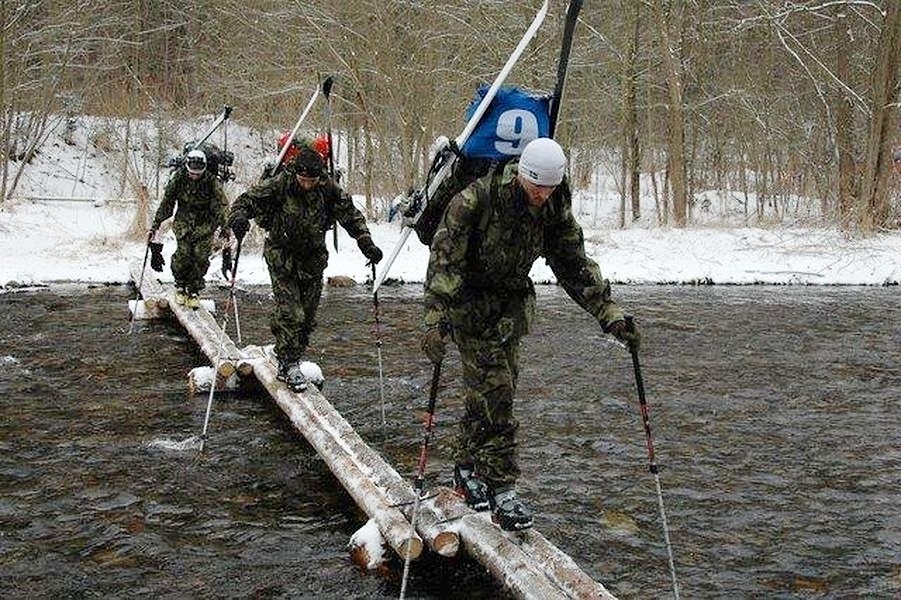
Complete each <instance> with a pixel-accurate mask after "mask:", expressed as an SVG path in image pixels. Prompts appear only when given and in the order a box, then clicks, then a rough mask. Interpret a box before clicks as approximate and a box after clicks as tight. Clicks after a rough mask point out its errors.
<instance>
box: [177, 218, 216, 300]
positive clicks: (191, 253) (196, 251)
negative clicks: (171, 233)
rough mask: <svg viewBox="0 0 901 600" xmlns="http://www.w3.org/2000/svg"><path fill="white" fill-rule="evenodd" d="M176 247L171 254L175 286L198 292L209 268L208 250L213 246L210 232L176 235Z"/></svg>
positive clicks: (189, 291) (194, 292)
mask: <svg viewBox="0 0 901 600" xmlns="http://www.w3.org/2000/svg"><path fill="white" fill-rule="evenodd" d="M176 240H177V241H178V247H177V248H176V249H175V254H173V255H172V277H173V278H174V279H175V286H176V287H179V288H184V289H185V290H187V291H188V293H192V294H197V293H200V290H202V289H203V288H204V287H206V283H205V282H204V280H203V279H204V277H206V272H207V271H208V270H209V268H210V252H211V250H212V248H213V234H212V232H209V233H206V234H205V235H198V234H197V232H190V233H188V234H185V233H183V232H182V233H179V234H178V235H176Z"/></svg>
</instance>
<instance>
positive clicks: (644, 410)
mask: <svg viewBox="0 0 901 600" xmlns="http://www.w3.org/2000/svg"><path fill="white" fill-rule="evenodd" d="M626 327H629V328H632V327H633V320H632V317H631V316H626ZM629 354H631V355H632V370H633V371H635V387H636V389H637V390H638V404H639V407H640V409H641V420H642V422H643V423H644V434H645V438H646V441H647V447H648V463H649V466H648V470H649V471H650V472H651V474H653V475H654V483H655V484H656V486H657V506H658V508H659V509H660V521H661V522H662V524H663V539H664V541H665V542H666V552H667V555H668V556H669V571H670V577H671V579H672V582H673V597H675V598H676V600H679V583H678V581H677V580H676V563H675V562H674V561H673V548H672V545H671V544H670V539H669V527H667V524H666V510H665V509H664V507H663V491H662V490H661V488H660V474H659V469H658V467H657V463H656V462H655V461H654V441H653V439H652V438H651V422H650V417H649V416H648V403H647V399H646V398H645V393H644V378H643V377H642V376H641V365H640V364H639V362H638V349H636V348H635V345H634V344H629Z"/></svg>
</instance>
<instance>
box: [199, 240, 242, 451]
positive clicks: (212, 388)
mask: <svg viewBox="0 0 901 600" xmlns="http://www.w3.org/2000/svg"><path fill="white" fill-rule="evenodd" d="M239 258H241V240H238V247H237V248H236V249H235V262H234V264H233V265H232V281H231V287H230V288H229V291H228V300H227V301H226V303H225V311H223V312H224V315H223V317H222V343H221V344H220V345H219V352H218V353H217V354H216V360H215V361H213V381H212V382H211V383H210V395H209V396H208V397H207V401H206V414H205V415H204V417H203V432H201V434H200V452H203V446H204V444H205V443H206V435H207V433H206V432H207V428H208V427H209V424H210V413H211V412H212V409H213V395H214V394H215V392H216V374H217V373H218V372H219V359H220V358H221V357H222V351H223V350H224V348H225V340H227V339H228V335H227V334H226V333H225V329H226V327H228V312H229V310H231V306H229V304H232V299H233V298H234V295H235V279H237V272H238V259H239ZM234 307H235V329H236V330H237V336H238V343H241V332H240V325H238V303H237V302H235V303H234Z"/></svg>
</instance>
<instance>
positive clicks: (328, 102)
mask: <svg viewBox="0 0 901 600" xmlns="http://www.w3.org/2000/svg"><path fill="white" fill-rule="evenodd" d="M334 83H335V78H334V77H332V76H331V75H329V76H328V77H326V78H325V81H323V82H322V95H323V96H325V135H326V139H327V140H328V176H329V178H330V179H331V180H332V182H334V183H335V185H338V184H339V183H340V182H339V180H340V179H341V176H340V174H339V173H338V172H337V171H336V170H335V153H334V151H333V150H332V148H333V145H332V85H334ZM332 244H333V245H334V246H335V252H337V251H338V224H337V223H333V224H332Z"/></svg>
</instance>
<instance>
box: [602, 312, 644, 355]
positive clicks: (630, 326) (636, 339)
mask: <svg viewBox="0 0 901 600" xmlns="http://www.w3.org/2000/svg"><path fill="white" fill-rule="evenodd" d="M607 332H608V333H611V334H612V335H613V337H615V338H616V339H618V340H619V341H621V342H623V343H625V344H626V345H627V346H628V347H629V350H630V351H633V352H638V349H639V348H640V347H641V335H640V334H639V333H638V329H636V328H635V321H633V320H632V317H626V320H625V321H614V322H613V323H610V325H609V326H608V327H607Z"/></svg>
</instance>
